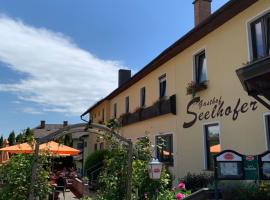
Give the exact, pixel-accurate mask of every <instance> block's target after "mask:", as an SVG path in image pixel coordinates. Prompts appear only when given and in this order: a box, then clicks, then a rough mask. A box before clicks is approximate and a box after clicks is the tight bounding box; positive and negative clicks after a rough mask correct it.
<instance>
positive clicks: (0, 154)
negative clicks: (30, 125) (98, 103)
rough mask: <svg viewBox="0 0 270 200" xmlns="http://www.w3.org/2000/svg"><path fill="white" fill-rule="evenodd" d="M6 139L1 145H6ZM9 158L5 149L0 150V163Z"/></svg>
mask: <svg viewBox="0 0 270 200" xmlns="http://www.w3.org/2000/svg"><path fill="white" fill-rule="evenodd" d="M8 143H9V142H8V140H6V139H5V140H4V142H3V147H8ZM8 160H9V154H8V152H6V151H2V152H0V164H3V163H5V162H7V161H8Z"/></svg>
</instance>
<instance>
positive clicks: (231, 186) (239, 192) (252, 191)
mask: <svg viewBox="0 0 270 200" xmlns="http://www.w3.org/2000/svg"><path fill="white" fill-rule="evenodd" d="M219 189H220V191H221V194H222V197H223V198H222V199H223V200H250V199H252V200H270V185H269V183H266V182H262V183H261V184H255V183H247V182H243V181H223V182H221V183H220V184H219Z"/></svg>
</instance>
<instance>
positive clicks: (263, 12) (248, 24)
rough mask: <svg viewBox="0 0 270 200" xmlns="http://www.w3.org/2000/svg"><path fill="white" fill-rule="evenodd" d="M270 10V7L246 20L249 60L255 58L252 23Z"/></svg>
mask: <svg viewBox="0 0 270 200" xmlns="http://www.w3.org/2000/svg"><path fill="white" fill-rule="evenodd" d="M269 12H270V7H268V8H266V9H265V10H263V11H261V12H259V13H258V14H257V15H255V16H252V17H251V18H249V19H248V20H247V21H246V34H247V36H246V38H247V51H248V52H247V53H248V61H249V62H250V61H251V60H253V53H252V52H253V48H252V39H251V30H250V24H251V23H252V22H254V21H256V20H257V19H259V18H260V17H262V16H263V15H265V14H267V13H269Z"/></svg>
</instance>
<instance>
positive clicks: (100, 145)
mask: <svg viewBox="0 0 270 200" xmlns="http://www.w3.org/2000/svg"><path fill="white" fill-rule="evenodd" d="M99 149H100V150H102V149H104V143H103V142H101V143H100V144H99Z"/></svg>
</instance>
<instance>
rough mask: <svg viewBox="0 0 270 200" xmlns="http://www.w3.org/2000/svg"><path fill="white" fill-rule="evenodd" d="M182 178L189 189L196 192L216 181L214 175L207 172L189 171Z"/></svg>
mask: <svg viewBox="0 0 270 200" xmlns="http://www.w3.org/2000/svg"><path fill="white" fill-rule="evenodd" d="M182 180H183V182H185V184H186V187H187V189H189V190H191V191H192V192H195V191H197V190H199V189H201V188H205V187H208V185H210V184H212V183H213V182H214V176H213V175H212V174H207V173H200V174H195V173H193V174H192V173H188V174H187V175H186V176H185V177H184V178H183V179H182Z"/></svg>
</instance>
